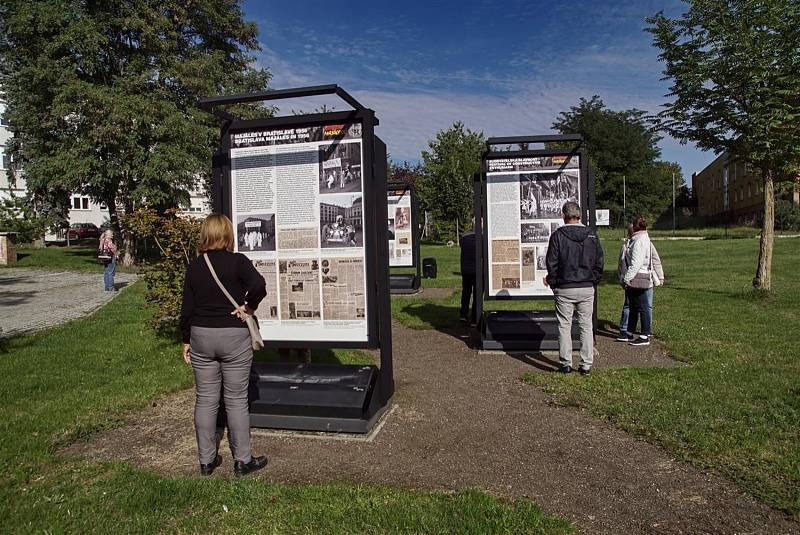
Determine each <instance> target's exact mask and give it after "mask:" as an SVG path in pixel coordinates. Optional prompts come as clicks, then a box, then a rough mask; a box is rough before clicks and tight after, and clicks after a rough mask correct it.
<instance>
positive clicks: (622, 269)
mask: <svg viewBox="0 0 800 535" xmlns="http://www.w3.org/2000/svg"><path fill="white" fill-rule="evenodd" d="M633 233H634V231H633V225H628V238H627V239H626V240H625V243H623V245H622V248H621V249H620V253H619V264H618V267H617V274H618V276H619V283H620V284H621V285H622V286H623V288H624V286H625V273H626V272H627V271H628V250H629V249H630V243H631V238H632V237H633ZM650 254H651V255H652V258H653V269H652V271H651V280H652V282H653V286H662V285H663V284H664V267H663V265H662V264H661V257H660V256H659V254H658V250H657V249H656V246H655V245H653V242H652V241H651V242H650ZM653 290H654V288H653V287H650V288H648V289H647V291H646V293H645V296H646V298H647V310H649V311H650V324H651V326H652V321H653ZM629 318H630V303H628V294H627V292H626V293H625V302H624V303H623V305H622V314H621V315H620V319H619V336H618V337H617V341H618V342H633V341H634V340H635V339H636V337H635V336H634V335H633V333H632V332H631V331H630V329H628V319H629Z"/></svg>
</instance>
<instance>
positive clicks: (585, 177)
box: [474, 134, 597, 342]
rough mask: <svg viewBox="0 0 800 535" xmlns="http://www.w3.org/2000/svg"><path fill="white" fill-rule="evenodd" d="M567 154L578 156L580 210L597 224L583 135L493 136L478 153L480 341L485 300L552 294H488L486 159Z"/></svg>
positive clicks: (532, 298)
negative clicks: (523, 146)
mask: <svg viewBox="0 0 800 535" xmlns="http://www.w3.org/2000/svg"><path fill="white" fill-rule="evenodd" d="M563 142H574V146H573V147H572V148H559V149H532V150H518V151H492V147H493V146H497V145H512V144H529V143H563ZM560 154H566V155H569V156H570V157H571V156H578V158H579V170H580V184H581V200H580V201H581V202H580V204H581V211H582V212H583V214H582V219H583V221H587V222H588V224H589V226H590V227H591V228H592V229H595V228H596V221H595V217H596V214H595V212H594V206H595V188H594V180H593V179H592V180H590V179H589V170H588V158H587V154H586V148H585V146H584V145H583V136H582V135H580V134H563V135H541V136H513V137H494V138H489V139H488V140H487V141H486V149H485V150H484V152H483V154H482V156H481V168H480V171H479V172H478V173H476V174H475V176H474V187H475V189H474V202H475V205H474V209H475V233H476V236H477V237H478V240H479V241H478V244H477V245H478V246H477V247H476V248H475V263H476V264H475V265H476V269H477V273H476V277H475V285H476V303H475V307H476V316H477V317H478V330H479V332H480V333H481V337H482V342H483V335H484V331H485V315H484V302H485V301H487V300H489V301H507V300H512V301H552V300H553V299H554V297H553V296H552V295H503V296H493V295H489V294H488V291H489V280H488V276H489V270H488V266H487V264H486V263H485V259H486V258H487V256H488V247H489V241H488V239H489V238H488V233H486V232H484V227H485V225H486V223H487V221H486V209H487V191H486V185H487V180H486V172H487V169H488V165H487V162H488V161H489V160H504V159H510V158H520V157H538V156H553V155H560ZM596 300H597V296H596V294H595V310H596V309H597V301H596Z"/></svg>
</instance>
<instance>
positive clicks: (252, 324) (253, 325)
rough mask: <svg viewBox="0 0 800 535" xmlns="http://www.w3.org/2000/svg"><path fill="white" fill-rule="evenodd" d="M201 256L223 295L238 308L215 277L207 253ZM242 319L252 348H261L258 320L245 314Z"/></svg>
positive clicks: (215, 274)
mask: <svg viewBox="0 0 800 535" xmlns="http://www.w3.org/2000/svg"><path fill="white" fill-rule="evenodd" d="M203 258H205V260H206V265H208V270H209V271H210V272H211V276H212V277H214V280H215V281H216V283H217V286H219V289H220V290H222V293H223V294H225V297H227V298H228V301H230V302H231V304H232V305H233V306H234V308H239V306H240V305H239V303H237V302H236V300H235V299H234V298H233V297H231V294H229V293H228V290H226V289H225V286H224V285H223V284H222V282H220V280H219V277H217V272H216V271H214V266H212V265H211V260H210V259H209V258H208V254H206V253H203ZM244 321H245V323H246V324H247V329H248V330H249V331H250V338H251V340H252V346H253V349H255V350H258V349H263V348H264V339H263V338H261V331H259V330H258V320H257V319H256V318H255V316H251V315H250V314H246V315H245V320H244Z"/></svg>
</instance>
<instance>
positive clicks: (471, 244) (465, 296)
mask: <svg viewBox="0 0 800 535" xmlns="http://www.w3.org/2000/svg"><path fill="white" fill-rule="evenodd" d="M473 223H474V220H473ZM473 227H474V225H473ZM458 244H459V246H460V247H461V308H460V309H459V312H458V315H459V317H460V318H461V321H463V322H465V323H475V322H476V321H477V320H476V317H475V313H476V311H475V292H476V288H475V272H476V270H475V229H474V228H473V229H472V230H468V231H467V232H465V233H464V234H462V235H461V238H460V239H459V240H458ZM470 298H472V311H471V312H470Z"/></svg>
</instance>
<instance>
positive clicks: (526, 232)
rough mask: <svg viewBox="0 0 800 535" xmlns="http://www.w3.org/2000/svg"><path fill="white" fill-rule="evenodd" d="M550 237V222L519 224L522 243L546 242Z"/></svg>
mask: <svg viewBox="0 0 800 535" xmlns="http://www.w3.org/2000/svg"><path fill="white" fill-rule="evenodd" d="M549 239H550V223H523V224H522V225H520V241H521V242H522V243H547V241H548V240H549Z"/></svg>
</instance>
